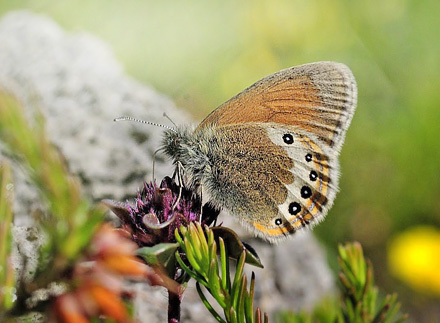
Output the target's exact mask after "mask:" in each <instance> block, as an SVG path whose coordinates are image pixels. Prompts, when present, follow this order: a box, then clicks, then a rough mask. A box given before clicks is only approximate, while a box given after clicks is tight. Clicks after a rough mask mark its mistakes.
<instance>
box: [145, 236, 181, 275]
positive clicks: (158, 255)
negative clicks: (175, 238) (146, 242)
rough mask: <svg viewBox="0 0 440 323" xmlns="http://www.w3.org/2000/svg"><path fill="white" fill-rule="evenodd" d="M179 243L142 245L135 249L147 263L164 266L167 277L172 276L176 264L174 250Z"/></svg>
mask: <svg viewBox="0 0 440 323" xmlns="http://www.w3.org/2000/svg"><path fill="white" fill-rule="evenodd" d="M178 247H179V244H178V243H177V242H176V243H160V244H157V245H155V246H153V247H143V248H139V249H138V250H137V252H136V253H137V255H138V256H139V257H141V258H142V259H143V260H144V261H145V262H146V263H147V264H148V265H150V266H152V267H154V266H159V267H161V268H164V269H165V271H166V273H167V274H168V276H169V277H171V278H174V277H173V276H174V271H175V265H176V256H175V253H176V250H177V248H178Z"/></svg>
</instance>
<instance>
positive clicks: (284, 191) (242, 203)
mask: <svg viewBox="0 0 440 323" xmlns="http://www.w3.org/2000/svg"><path fill="white" fill-rule="evenodd" d="M212 138H213V142H212V143H211V145H210V147H213V149H212V150H211V152H210V156H211V158H212V164H211V170H210V172H209V175H208V176H207V177H206V178H205V185H206V187H207V188H208V189H209V194H210V197H211V201H212V202H213V203H216V204H217V205H218V206H221V207H224V208H226V209H227V210H228V211H229V212H230V213H231V214H232V215H234V216H235V217H236V218H238V219H240V220H241V221H242V222H243V223H244V224H245V225H246V226H247V227H248V228H250V229H251V230H252V231H254V232H255V233H256V234H257V235H259V236H261V237H263V238H265V239H266V240H269V241H271V242H274V241H277V240H279V239H280V238H284V237H286V236H288V235H289V234H292V233H294V232H296V231H297V230H299V229H301V228H304V227H306V226H308V225H314V224H316V223H318V222H319V221H320V220H321V219H322V218H323V217H324V216H325V214H326V213H327V210H328V209H329V208H330V206H331V204H332V203H333V200H334V197H335V194H336V191H337V181H338V161H337V156H336V155H335V154H332V153H331V152H329V148H326V147H321V146H320V145H319V140H318V139H317V138H316V137H315V136H314V135H313V134H306V133H305V132H304V131H302V130H301V129H299V128H297V127H295V126H284V125H281V126H280V125H279V124H276V123H245V124H237V125H224V126H219V127H217V128H216V129H215V130H214V132H213V137H212Z"/></svg>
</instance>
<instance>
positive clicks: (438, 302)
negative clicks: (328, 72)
mask: <svg viewBox="0 0 440 323" xmlns="http://www.w3.org/2000/svg"><path fill="white" fill-rule="evenodd" d="M20 8H27V9H31V10H33V11H34V12H39V13H44V14H46V15H48V16H50V17H52V18H53V19H54V20H55V21H57V22H58V23H59V24H60V25H62V26H63V27H65V28H66V29H67V30H70V31H74V32H82V31H86V32H89V33H92V34H95V35H97V36H99V37H101V38H102V39H103V40H105V41H106V42H108V43H109V44H110V46H111V47H112V49H113V50H114V52H115V54H116V56H117V58H118V60H119V61H120V62H121V63H122V64H123V65H124V67H125V68H126V70H127V72H128V73H129V74H130V75H132V76H133V77H134V78H136V79H138V80H140V81H142V82H144V83H146V84H149V85H152V86H153V87H155V88H156V89H157V90H158V91H160V92H163V93H165V94H168V95H169V96H170V97H172V98H173V99H174V100H175V101H176V102H177V104H178V105H179V106H180V107H182V108H184V109H187V110H188V111H190V112H191V113H192V114H193V115H194V118H195V119H197V120H201V119H202V118H203V117H204V116H205V115H206V114H207V113H208V112H209V111H211V110H212V109H213V108H215V107H216V106H217V105H219V104H220V103H222V102H223V101H225V100H227V99H229V98H230V97H231V96H233V95H235V94H236V93H238V92H239V91H240V90H242V89H244V88H245V87H247V86H248V85H250V84H251V83H253V82H254V81H256V80H258V79H259V78H261V77H263V76H265V75H267V74H270V73H273V72H275V71H277V70H279V69H282V68H286V67H289V66H293V65H299V64H303V63H307V62H313V61H320V60H334V61H339V62H343V63H345V64H347V65H348V66H349V67H350V68H351V69H352V70H353V73H354V75H355V76H356V79H357V82H358V87H359V104H358V108H357V111H356V114H355V116H354V119H353V123H352V126H351V127H350V129H349V131H348V134H347V139H346V144H345V145H344V148H343V150H342V155H341V167H342V177H341V181H340V182H341V192H340V193H339V195H338V197H337V199H336V203H335V205H334V207H333V209H332V210H331V211H330V214H329V216H328V217H327V219H326V221H324V222H323V223H322V224H320V225H319V226H318V228H317V229H316V230H315V232H316V233H317V235H318V237H319V238H320V240H321V241H322V242H323V244H324V245H325V246H326V247H327V248H328V250H329V260H330V261H331V260H332V259H334V257H333V255H334V254H335V249H336V246H337V243H340V242H344V241H347V240H353V239H355V240H358V241H360V242H361V243H362V245H363V246H364V248H365V251H366V254H367V256H368V257H369V258H370V259H371V260H372V261H373V264H374V266H375V269H376V277H377V281H378V283H379V285H380V286H381V288H382V289H384V290H386V291H387V292H393V291H397V292H398V293H399V294H400V297H401V299H402V300H403V302H404V309H405V310H407V311H409V312H410V313H411V315H412V318H413V320H414V321H417V322H419V321H433V322H435V321H437V320H440V229H439V228H440V81H439V77H440V19H439V15H440V1H438V0H424V1H418V0H389V1H382V0H380V1H379V0H372V1H354V0H353V1H349V0H346V1H345V0H335V1H325V0H309V1H299V0H272V1H258V0H257V1H255V0H247V1H244V0H243V1H232V0H223V1H203V0H192V1H170V0H162V1H157V0H156V1H152V0H144V1H141V0H125V1H116V0H105V1H104V0H95V1H85V0H79V1H78V0H77V1H71V0H70V1H67V0H65V1H57V0H32V1H31V0H28V1H19V0H15V1H2V2H1V3H0V14H4V13H6V12H7V11H9V10H13V9H20ZM0 46H1V44H0ZM0 66H1V62H0ZM0 68H1V67H0ZM421 226H422V230H420V227H421ZM426 232H430V233H432V234H431V235H430V234H428V233H426ZM403 236H404V237H406V240H405V239H403V238H402V237H403ZM399 239H400V240H399ZM411 248H412V249H411ZM414 250H415V251H414ZM421 251H424V252H425V253H423V254H422V255H425V256H423V257H421V256H420V255H421V254H420V252H421ZM414 252H415V253H416V255H418V256H419V258H417V257H414V255H413V253H414ZM420 257H421V258H420ZM396 259H397V260H396ZM415 277H417V279H418V280H417V281H416V280H415V279H416V278H415Z"/></svg>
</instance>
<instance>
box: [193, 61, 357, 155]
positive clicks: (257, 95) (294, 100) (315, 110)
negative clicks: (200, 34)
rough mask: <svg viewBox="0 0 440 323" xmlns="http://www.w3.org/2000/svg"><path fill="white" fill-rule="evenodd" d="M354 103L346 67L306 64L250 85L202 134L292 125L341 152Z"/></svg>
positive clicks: (208, 120)
mask: <svg viewBox="0 0 440 323" xmlns="http://www.w3.org/2000/svg"><path fill="white" fill-rule="evenodd" d="M356 101H357V87H356V82H355V79H354V77H353V74H352V73H351V71H350V69H349V68H348V67H347V66H345V65H344V64H341V63H335V62H318V63H311V64H305V65H301V66H295V67H291V68H288V69H285V70H282V71H279V72H277V73H274V74H272V75H269V76H267V77H265V78H263V79H261V80H260V81H258V82H256V83H255V84H253V85H251V86H250V87H249V88H247V89H246V90H244V91H242V92H241V93H239V94H238V95H236V96H235V97H233V98H232V99H230V100H229V101H227V102H225V103H224V104H222V105H221V106H219V107H218V108H217V109H215V110H214V111H213V112H212V113H211V114H209V115H208V116H207V117H206V118H205V120H203V121H202V122H201V123H200V125H199V127H198V129H202V128H204V127H207V126H219V125H225V124H239V123H247V122H263V123H269V122H273V123H277V124H283V125H293V126H296V127H298V128H300V129H303V130H305V131H306V132H308V133H312V134H314V135H316V137H317V139H318V140H319V141H320V142H322V143H324V144H325V145H327V146H330V147H334V148H335V149H336V150H338V151H339V149H340V148H341V146H342V143H343V140H344V137H345V132H346V130H347V128H348V126H349V125H350V122H351V119H352V117H353V114H354V110H355V107H356Z"/></svg>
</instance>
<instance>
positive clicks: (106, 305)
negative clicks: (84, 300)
mask: <svg viewBox="0 0 440 323" xmlns="http://www.w3.org/2000/svg"><path fill="white" fill-rule="evenodd" d="M90 293H91V294H92V295H93V298H94V299H95V301H96V302H97V303H98V304H99V308H100V309H101V312H102V313H103V314H104V315H106V316H108V317H109V318H112V319H115V320H116V321H118V322H129V318H128V313H127V310H126V309H125V306H124V304H123V302H122V301H121V299H120V298H119V296H118V295H117V294H115V293H113V292H112V291H110V290H108V289H106V288H104V287H102V286H99V285H94V286H91V287H90Z"/></svg>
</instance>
